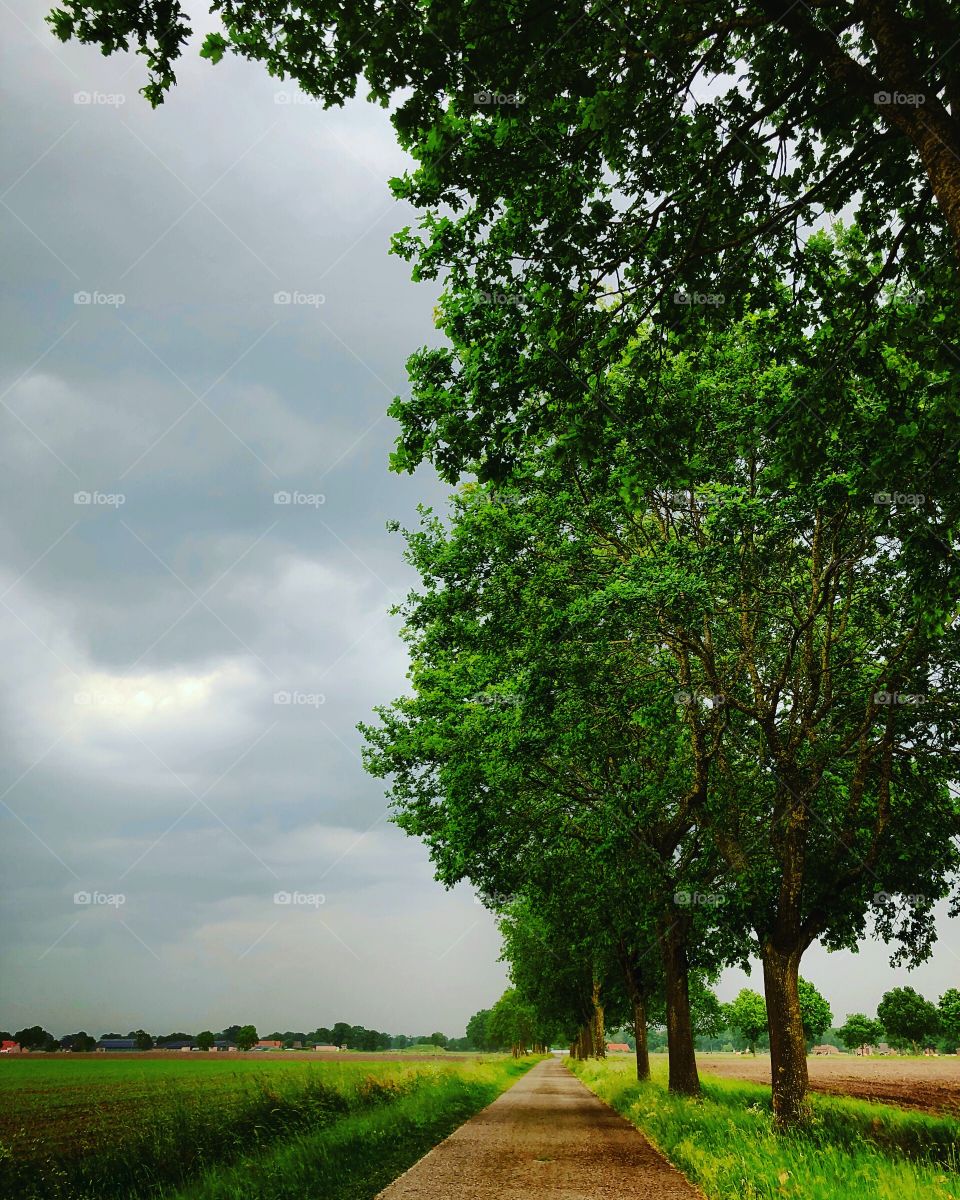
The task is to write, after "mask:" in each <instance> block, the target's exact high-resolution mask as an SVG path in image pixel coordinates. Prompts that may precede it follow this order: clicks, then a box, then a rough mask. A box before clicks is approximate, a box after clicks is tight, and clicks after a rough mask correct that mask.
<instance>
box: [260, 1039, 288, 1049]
mask: <svg viewBox="0 0 960 1200" xmlns="http://www.w3.org/2000/svg"><path fill="white" fill-rule="evenodd" d="M257 1049H258V1050H282V1049H283V1042H278V1041H270V1040H269V1039H267V1040H266V1041H259V1042H257Z"/></svg>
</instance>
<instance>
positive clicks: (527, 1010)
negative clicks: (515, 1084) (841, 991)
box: [466, 979, 960, 1054]
mask: <svg viewBox="0 0 960 1200" xmlns="http://www.w3.org/2000/svg"><path fill="white" fill-rule="evenodd" d="M798 984H799V986H798V994H799V1002H800V1019H801V1022H802V1025H803V1036H804V1039H805V1041H806V1044H807V1049H808V1050H810V1049H811V1048H812V1047H813V1045H814V1044H815V1043H817V1042H819V1041H821V1039H822V1038H823V1037H824V1036H825V1035H827V1034H828V1031H830V1030H831V1026H832V1022H833V1012H832V1011H831V1008H830V1005H829V1003H828V1002H827V1000H826V999H825V998H824V996H823V995H821V993H820V992H819V991H818V990H817V988H816V987H815V986H814V985H813V984H812V983H810V982H809V981H808V980H806V979H800V980H799V981H798ZM700 1007H701V1011H704V1010H705V1011H708V1012H709V1013H710V1014H711V1019H710V1020H704V1019H702V1018H701V1020H700V1021H699V1022H698V1029H699V1033H698V1036H697V1038H696V1041H697V1042H698V1044H699V1043H703V1042H713V1041H716V1042H720V1043H721V1044H723V1043H726V1042H730V1043H731V1044H733V1043H735V1042H740V1043H741V1044H743V1045H744V1046H745V1047H746V1048H747V1049H749V1050H750V1052H751V1053H752V1054H756V1051H757V1047H758V1045H764V1046H767V1045H769V1041H768V1039H769V1020H768V1017H767V1005H766V1001H765V1000H764V998H763V996H762V995H761V994H760V993H759V992H755V991H753V990H751V989H750V988H741V990H740V992H739V993H738V994H737V996H736V997H735V998H734V1000H732V1001H731V1002H730V1003H729V1004H719V1003H716V1004H707V1005H704V1004H703V998H702V997H701V1002H700ZM657 1028H662V1026H656V1025H653V1024H652V1023H651V1022H650V1021H649V1019H648V1029H649V1030H650V1031H651V1032H648V1046H649V1048H651V1049H652V1048H653V1037H652V1031H653V1030H655V1029H657ZM549 1032H550V1034H552V1035H553V1036H550V1037H547V1038H546V1041H547V1044H551V1043H555V1042H556V1040H557V1037H556V1035H557V1034H558V1033H560V1034H562V1029H558V1028H554V1029H552V1030H550V1031H549ZM833 1032H834V1033H835V1036H836V1039H838V1042H837V1041H835V1042H832V1043H831V1044H838V1043H839V1044H842V1045H844V1046H846V1048H847V1049H848V1050H860V1049H864V1048H865V1047H868V1046H870V1047H876V1046H878V1045H879V1044H880V1043H881V1042H884V1041H886V1042H887V1043H888V1044H889V1045H891V1046H893V1047H894V1048H895V1049H898V1050H908V1049H909V1050H912V1051H913V1052H914V1053H918V1052H919V1051H920V1050H921V1049H923V1048H935V1047H939V1048H940V1049H941V1050H943V1051H945V1052H946V1053H956V1052H958V1048H960V990H958V989H957V988H948V989H947V991H946V992H944V994H943V995H942V996H941V997H940V1000H939V1003H938V1004H933V1003H931V1002H930V1001H929V1000H927V999H925V998H924V997H923V996H921V995H920V994H919V993H918V992H917V991H916V990H915V989H914V988H912V987H897V988H892V989H891V990H890V991H887V992H885V993H884V995H883V997H882V998H881V1000H880V1003H879V1005H878V1006H877V1017H875V1018H871V1017H867V1016H866V1015H865V1014H864V1013H849V1014H848V1015H847V1019H846V1021H845V1023H844V1024H843V1025H841V1026H840V1027H839V1028H838V1029H836V1030H834V1031H833ZM546 1033H547V1031H546V1030H544V1029H543V1028H542V1026H541V1025H540V1024H539V1023H538V1017H537V1011H536V1009H535V1007H534V1006H533V1005H531V1004H528V1003H526V1002H525V1001H524V1000H523V998H522V997H521V996H520V994H519V993H518V992H517V989H516V988H510V989H508V990H507V991H506V992H505V993H504V994H503V996H501V998H500V999H499V1000H498V1001H497V1003H496V1004H495V1005H494V1007H493V1008H492V1009H481V1010H480V1011H479V1012H477V1013H474V1015H473V1016H472V1017H471V1018H470V1020H469V1021H468V1023H467V1038H466V1040H467V1041H468V1042H469V1043H470V1047H469V1048H470V1049H477V1050H491V1051H493V1050H512V1051H513V1053H514V1054H522V1053H525V1052H527V1051H528V1050H537V1049H543V1048H544V1045H543V1043H542V1042H541V1041H540V1038H541V1037H543V1036H546ZM619 1035H620V1031H617V1033H616V1034H615V1035H614V1036H619ZM623 1036H625V1037H626V1038H627V1040H628V1041H629V1043H630V1045H631V1048H633V1049H634V1050H635V1049H636V1046H637V1043H636V1040H635V1030H634V1031H629V1032H628V1031H623ZM657 1048H660V1047H659V1045H658V1046H657ZM664 1048H665V1047H664Z"/></svg>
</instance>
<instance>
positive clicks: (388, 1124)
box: [165, 1062, 533, 1200]
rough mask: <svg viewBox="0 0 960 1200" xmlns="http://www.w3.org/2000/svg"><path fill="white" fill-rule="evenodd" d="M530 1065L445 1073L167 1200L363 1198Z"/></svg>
mask: <svg viewBox="0 0 960 1200" xmlns="http://www.w3.org/2000/svg"><path fill="white" fill-rule="evenodd" d="M532 1065H533V1064H532V1063H530V1062H527V1063H523V1062H521V1063H519V1064H516V1063H501V1064H497V1065H496V1066H494V1064H484V1065H482V1066H479V1067H477V1068H474V1069H472V1070H471V1071H469V1072H463V1071H451V1072H450V1073H449V1075H447V1077H445V1078H443V1079H440V1080H438V1081H437V1082H435V1083H434V1084H433V1085H432V1086H431V1087H428V1088H422V1089H419V1090H418V1091H416V1092H415V1093H413V1094H412V1095H409V1096H406V1097H404V1098H403V1099H401V1100H398V1101H397V1102H396V1103H394V1104H391V1105H389V1106H388V1107H385V1108H382V1109H378V1110H377V1111H375V1112H369V1113H363V1114H361V1115H358V1116H353V1117H347V1118H346V1119H344V1120H342V1121H338V1122H337V1123H336V1124H335V1125H333V1126H331V1127H330V1128H329V1129H325V1130H320V1131H317V1132H315V1133H311V1134H305V1135H302V1136H299V1137H297V1138H294V1139H292V1140H291V1141H289V1142H286V1143H284V1144H283V1145H282V1146H280V1147H279V1148H277V1149H276V1150H273V1151H269V1150H267V1149H266V1148H265V1149H264V1151H263V1152H262V1153H260V1154H258V1155H255V1156H250V1157H247V1158H245V1159H243V1160H242V1161H241V1162H238V1163H235V1164H234V1165H232V1166H230V1167H221V1168H218V1169H216V1170H213V1171H210V1172H207V1173H206V1174H204V1175H203V1176H202V1177H201V1178H200V1179H198V1180H197V1181H196V1182H195V1183H194V1184H192V1185H191V1186H190V1187H188V1188H185V1189H183V1190H181V1191H178V1192H176V1193H175V1194H170V1193H165V1196H166V1200H241V1198H242V1200H303V1197H305V1196H318V1197H319V1196H322V1197H323V1200H370V1198H371V1197H373V1196H376V1194H377V1193H378V1192H379V1191H381V1190H382V1189H383V1188H385V1187H386V1186H387V1184H388V1183H390V1182H391V1180H393V1179H396V1177H397V1176H398V1175H400V1174H402V1173H403V1171H405V1170H406V1169H407V1168H408V1167H410V1166H412V1165H413V1163H415V1162H416V1161H417V1159H419V1158H421V1157H422V1156H423V1155H424V1154H425V1153H426V1152H427V1151H428V1150H430V1149H431V1148H432V1147H433V1146H435V1145H436V1144H437V1143H438V1142H440V1141H442V1140H443V1138H445V1137H447V1135H448V1134H450V1133H452V1132H453V1131H454V1130H455V1129H456V1128H457V1127H458V1126H460V1125H462V1124H463V1122H464V1121H466V1120H468V1119H469V1118H470V1117H471V1116H473V1115H474V1113H476V1112H478V1111H479V1110H480V1109H481V1108H484V1107H485V1106H486V1105H487V1104H489V1103H490V1102H491V1101H493V1100H495V1099H496V1097H497V1096H498V1095H499V1094H500V1092H502V1091H503V1090H504V1089H505V1088H507V1087H508V1086H509V1085H510V1084H511V1083H513V1082H515V1080H516V1079H517V1077H518V1076H519V1075H521V1074H523V1072H524V1071H525V1070H527V1069H528V1068H529V1067H530V1066H532Z"/></svg>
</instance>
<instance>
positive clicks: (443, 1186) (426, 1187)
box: [378, 1059, 703, 1200]
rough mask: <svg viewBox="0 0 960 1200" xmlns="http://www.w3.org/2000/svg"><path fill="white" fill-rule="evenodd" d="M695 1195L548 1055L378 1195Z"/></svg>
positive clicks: (626, 1199) (460, 1198)
mask: <svg viewBox="0 0 960 1200" xmlns="http://www.w3.org/2000/svg"><path fill="white" fill-rule="evenodd" d="M438 1196H442V1197H444V1200H502V1198H504V1197H506V1198H509V1197H520V1196H523V1197H524V1200H533V1198H535V1197H538V1196H550V1198H551V1200H613V1198H614V1197H616V1198H617V1200H634V1198H635V1197H637V1198H639V1197H643V1198H644V1200H703V1195H702V1193H701V1192H699V1191H698V1190H697V1189H696V1188H694V1187H693V1186H692V1184H690V1183H688V1182H687V1180H686V1179H685V1178H684V1176H683V1175H681V1174H680V1172H679V1171H677V1170H676V1169H675V1168H674V1167H672V1166H671V1165H670V1164H669V1163H668V1162H667V1160H666V1159H665V1158H663V1156H662V1155H661V1154H659V1153H658V1152H657V1151H656V1150H655V1149H654V1148H653V1146H651V1145H650V1143H649V1142H648V1141H647V1140H646V1138H645V1137H643V1135H642V1134H641V1133H639V1132H638V1131H637V1130H636V1129H635V1128H634V1127H633V1126H632V1125H630V1124H629V1123H628V1122H627V1121H625V1120H624V1119H623V1118H622V1117H620V1116H618V1115H617V1113H615V1112H614V1111H613V1109H611V1108H608V1107H607V1105H605V1104H604V1103H603V1102H602V1101H600V1100H598V1099H597V1097H596V1096H594V1094H593V1093H592V1092H591V1091H589V1089H587V1088H586V1087H585V1086H584V1085H583V1084H582V1083H581V1082H580V1080H579V1079H577V1078H576V1076H574V1075H573V1074H571V1072H570V1071H568V1070H567V1069H566V1067H564V1066H563V1064H562V1063H560V1062H558V1061H557V1060H556V1059H554V1060H547V1061H546V1062H542V1063H538V1064H537V1066H535V1067H534V1068H533V1069H532V1070H531V1071H529V1072H528V1073H527V1074H526V1075H524V1076H523V1078H522V1079H520V1080H519V1081H518V1082H517V1083H515V1084H514V1085H513V1087H512V1088H510V1090H509V1091H507V1092H504V1094H503V1095H502V1096H500V1097H499V1098H498V1099H497V1100H495V1101H494V1102H493V1104H491V1105H490V1106H489V1107H488V1108H485V1109H484V1110H483V1111H482V1112H480V1113H477V1115H476V1116H475V1117H473V1118H471V1119H470V1120H469V1121H467V1122H466V1124H465V1125H461V1126H460V1128H459V1129H458V1130H456V1132H455V1133H453V1134H451V1136H450V1137H448V1138H447V1139H446V1141H444V1142H441V1143H440V1145H439V1146H436V1147H435V1148H434V1149H433V1150H431V1151H430V1153H429V1154H427V1155H425V1156H424V1157H423V1158H422V1159H420V1161H419V1162H418V1163H416V1164H414V1166H412V1167H411V1168H410V1170H409V1171H407V1172H406V1173H405V1174H403V1175H401V1176H400V1178H399V1179H396V1180H394V1182H393V1183H392V1184H391V1185H390V1186H389V1187H388V1188H386V1189H385V1190H384V1191H382V1192H381V1193H380V1198H378V1200H413V1198H414V1197H431V1198H433V1200H435V1198H436V1197H438Z"/></svg>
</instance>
